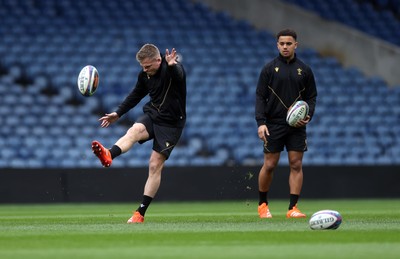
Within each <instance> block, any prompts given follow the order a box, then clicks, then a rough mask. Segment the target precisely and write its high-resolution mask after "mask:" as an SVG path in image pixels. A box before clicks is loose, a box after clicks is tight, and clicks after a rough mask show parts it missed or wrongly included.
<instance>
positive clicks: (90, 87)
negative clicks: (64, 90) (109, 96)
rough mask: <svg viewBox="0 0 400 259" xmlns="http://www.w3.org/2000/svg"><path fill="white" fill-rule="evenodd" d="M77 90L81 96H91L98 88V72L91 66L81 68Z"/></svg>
mask: <svg viewBox="0 0 400 259" xmlns="http://www.w3.org/2000/svg"><path fill="white" fill-rule="evenodd" d="M77 83H78V89H79V92H80V93H81V94H82V95H83V96H86V97H87V96H91V95H93V94H94V92H96V90H97V87H98V86H99V72H98V71H97V69H96V68H95V67H94V66H92V65H87V66H85V67H84V68H82V70H81V72H80V73H79V76H78V82H77Z"/></svg>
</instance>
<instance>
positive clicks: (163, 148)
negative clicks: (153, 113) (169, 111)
mask: <svg viewBox="0 0 400 259" xmlns="http://www.w3.org/2000/svg"><path fill="white" fill-rule="evenodd" d="M136 122H137V123H142V124H143V125H144V126H145V127H146V130H147V132H148V133H149V136H150V137H149V138H148V139H146V140H142V141H139V143H140V144H143V143H144V142H146V141H148V140H151V139H154V141H153V150H154V151H156V152H158V153H161V154H163V155H164V156H165V158H166V159H168V158H169V156H170V154H171V152H172V150H173V149H174V147H175V146H176V144H177V143H178V141H179V138H180V137H181V135H182V131H183V128H173V127H166V126H160V125H157V124H155V123H153V121H152V120H151V118H150V116H149V115H147V114H144V115H143V116H141V117H140V118H138V119H137V120H136Z"/></svg>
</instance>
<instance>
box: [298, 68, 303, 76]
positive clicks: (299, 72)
mask: <svg viewBox="0 0 400 259" xmlns="http://www.w3.org/2000/svg"><path fill="white" fill-rule="evenodd" d="M301 72H303V70H301V68H298V69H297V74H298V75H299V76H301Z"/></svg>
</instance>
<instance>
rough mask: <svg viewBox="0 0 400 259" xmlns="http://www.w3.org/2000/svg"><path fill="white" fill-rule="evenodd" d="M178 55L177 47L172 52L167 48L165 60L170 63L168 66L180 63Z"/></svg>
mask: <svg viewBox="0 0 400 259" xmlns="http://www.w3.org/2000/svg"><path fill="white" fill-rule="evenodd" d="M177 58H178V56H177V55H176V50H175V48H172V50H171V53H169V50H168V49H166V50H165V60H166V61H167V63H168V66H173V65H176V64H177V63H178V61H177Z"/></svg>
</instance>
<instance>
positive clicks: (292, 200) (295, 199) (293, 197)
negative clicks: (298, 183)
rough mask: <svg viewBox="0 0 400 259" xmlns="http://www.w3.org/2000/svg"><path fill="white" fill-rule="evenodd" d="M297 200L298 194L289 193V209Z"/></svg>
mask: <svg viewBox="0 0 400 259" xmlns="http://www.w3.org/2000/svg"><path fill="white" fill-rule="evenodd" d="M298 200H299V195H297V194H290V203H289V210H291V209H293V207H294V206H295V205H296V203H297V201H298Z"/></svg>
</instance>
